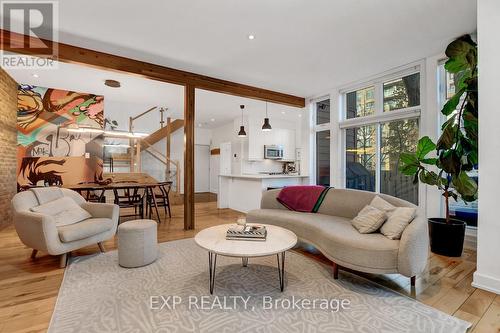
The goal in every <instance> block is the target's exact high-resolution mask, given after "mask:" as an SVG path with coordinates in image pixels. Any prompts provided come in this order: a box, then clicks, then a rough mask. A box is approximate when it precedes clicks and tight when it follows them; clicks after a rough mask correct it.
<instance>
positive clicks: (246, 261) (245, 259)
mask: <svg viewBox="0 0 500 333" xmlns="http://www.w3.org/2000/svg"><path fill="white" fill-rule="evenodd" d="M241 264H242V265H243V267H247V266H248V257H243V258H241Z"/></svg>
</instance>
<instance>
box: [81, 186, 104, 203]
mask: <svg viewBox="0 0 500 333" xmlns="http://www.w3.org/2000/svg"><path fill="white" fill-rule="evenodd" d="M87 184H96V185H98V184H97V183H96V182H80V183H78V185H87ZM77 192H78V193H79V194H80V195H81V196H82V197H84V198H85V200H86V201H87V202H97V203H99V202H100V203H105V202H106V196H105V195H104V192H105V190H103V189H102V190H79V191H78V190H77Z"/></svg>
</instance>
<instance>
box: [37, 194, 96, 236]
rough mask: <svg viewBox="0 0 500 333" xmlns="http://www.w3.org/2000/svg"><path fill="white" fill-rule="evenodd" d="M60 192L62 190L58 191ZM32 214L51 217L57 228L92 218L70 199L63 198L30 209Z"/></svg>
mask: <svg viewBox="0 0 500 333" xmlns="http://www.w3.org/2000/svg"><path fill="white" fill-rule="evenodd" d="M58 190H59V191H60V189H58ZM30 210H31V211H32V212H35V213H40V214H44V215H49V216H51V217H52V218H53V219H54V222H55V224H56V226H58V227H59V226H64V225H68V224H73V223H77V222H80V221H83V220H85V219H88V218H90V217H92V215H90V214H89V212H87V211H86V210H85V209H83V208H82V207H80V206H79V205H78V204H77V203H76V202H75V201H74V200H73V199H71V198H70V197H62V198H59V199H56V200H53V201H50V202H47V203H44V204H42V205H40V206H36V207H32V208H30Z"/></svg>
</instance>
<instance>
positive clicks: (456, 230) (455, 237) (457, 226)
mask: <svg viewBox="0 0 500 333" xmlns="http://www.w3.org/2000/svg"><path fill="white" fill-rule="evenodd" d="M465 226H466V223H465V222H464V221H461V220H456V219H450V223H446V219H444V218H431V219H429V238H430V242H431V251H432V252H433V253H436V254H440V255H443V256H448V257H460V256H461V255H462V251H463V249H464V238H465Z"/></svg>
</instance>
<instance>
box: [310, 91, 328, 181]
mask: <svg viewBox="0 0 500 333" xmlns="http://www.w3.org/2000/svg"><path fill="white" fill-rule="evenodd" d="M314 114H315V119H314V124H315V126H314V135H315V143H316V146H315V152H316V160H315V162H316V170H315V172H316V184H318V185H324V186H330V137H331V136H330V99H329V98H321V99H319V100H318V101H316V102H315V103H314Z"/></svg>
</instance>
